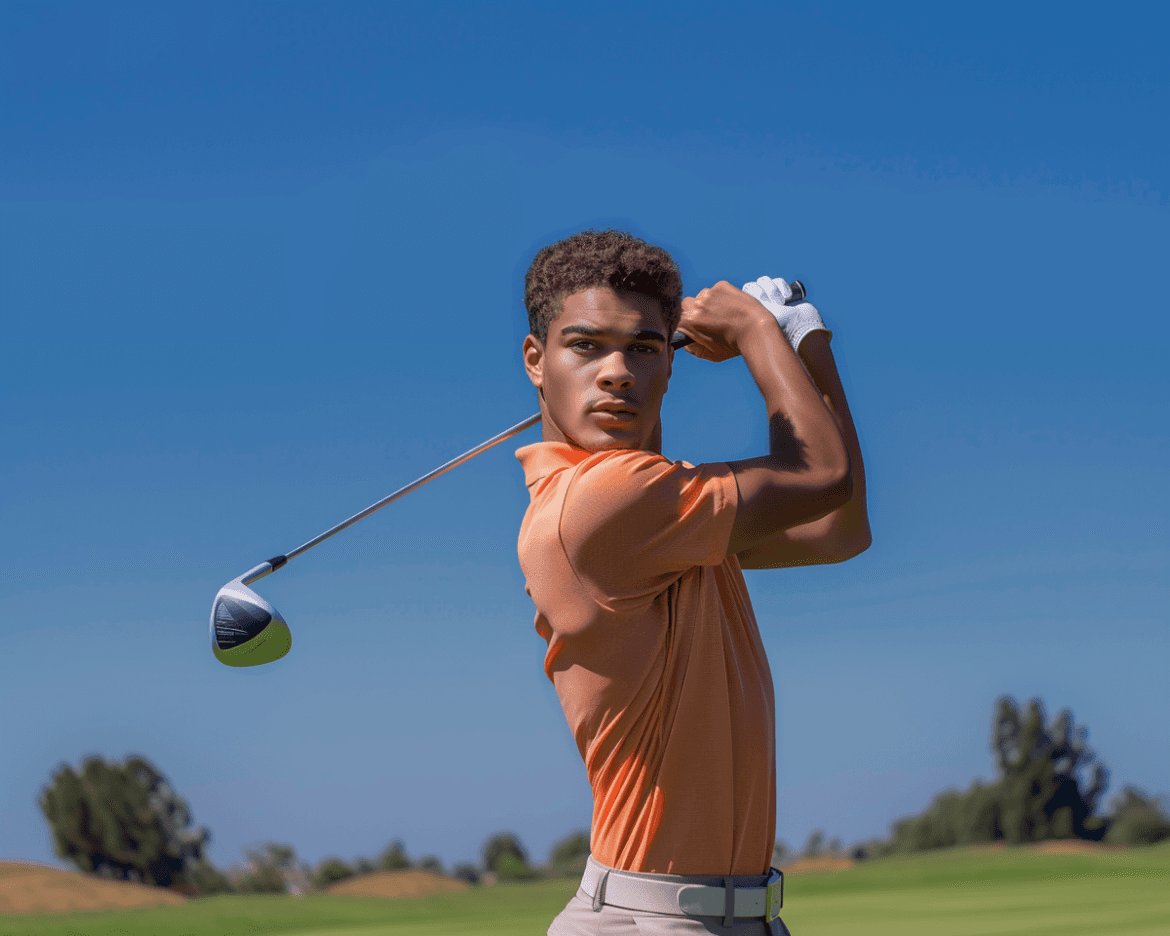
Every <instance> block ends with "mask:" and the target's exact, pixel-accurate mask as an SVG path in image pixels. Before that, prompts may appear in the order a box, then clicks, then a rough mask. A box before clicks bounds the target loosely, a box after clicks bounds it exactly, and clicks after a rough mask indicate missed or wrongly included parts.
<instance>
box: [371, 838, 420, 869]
mask: <svg viewBox="0 0 1170 936" xmlns="http://www.w3.org/2000/svg"><path fill="white" fill-rule="evenodd" d="M412 867H414V865H413V864H412V863H411V861H410V858H408V857H407V854H406V846H405V845H403V844H402V840H401V839H395V840H394V841H393V842H391V843H390V844H389V845H387V846H386V849H385V850H384V851H383V852H382V859H381V860H380V861H379V862H378V869H379V870H380V871H404V870H405V869H407V868H412Z"/></svg>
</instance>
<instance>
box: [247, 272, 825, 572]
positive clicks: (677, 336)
mask: <svg viewBox="0 0 1170 936" xmlns="http://www.w3.org/2000/svg"><path fill="white" fill-rule="evenodd" d="M789 285H790V286H791V288H792V296H791V298H789V300H788V304H789V305H791V304H793V303H797V302H800V301H802V300H803V299H804V297H805V296H806V295H807V293H806V292H805V288H804V284H803V283H802V282H801V281H800V280H793V281H792V282H791V283H790V284H789ZM690 343H691V339H690V338H688V337H687V336H686V335H684V334H683V333H682V332H678V331H676V332H675V333H674V335H672V336H671V339H670V345H671V347H672V348H676V349H677V348H685V347H686V346H687V345H689V344H690ZM538 422H540V413H534V414H533V415H531V416H529V417H528V418H527V419H526V420H524V421H523V422H519V423H516V425H514V426H513V427H512V428H511V429H505V430H504V431H503V432H501V433H500V434H499V435H495V436H492V437H491V438H490V439H488V440H487V441H486V442H483V443H481V444H479V445H477V446H476V447H475V448H473V449H469V450H468V451H466V452H464V453H463V454H462V455H459V456H458V457H456V458H452V459H451V460H450V461H449V462H447V463H446V464H444V465H440V466H439V467H438V468H436V469H435V470H434V471H432V472H429V473H428V474H425V475H423V476H422V477H421V478H419V479H418V480H417V481H412V482H410V484H408V485H407V486H406V487H404V488H399V489H398V490H397V491H395V492H394V493H393V494H391V495H390V496H388V497H383V498H382V499H381V500H380V501H378V502H377V503H376V504H370V506H369V507H367V508H366V509H365V510H363V511H362V512H361V513H356V514H354V515H353V516H352V517H350V518H349V519H348V520H343V521H342V522H341V523H339V524H337V526H335V527H331V528H330V529H328V530H326V531H325V532H324V533H322V534H321V535H320V536H317V537H314V538H313V539H311V540H309V541H308V542H307V543H305V544H304V545H303V546H298V547H297V548H296V549H294V550H293V551H292V552H290V553H286V554H285V555H283V556H275V557H273V558H272V559H269V560H268V561H267V562H265V563H262V564H261V565H258V566H257V567H256V568H255V569H253V570H252V571H251V572H248V573H247V574H246V576H245V577H244V579H243V582H244V584H245V585H250V584H251V583H252V582H255V581H256V580H257V579H261V578H264V576H266V575H269V574H270V573H272V572H275V571H276V570H277V569H279V568H280V567H281V566H283V565H284V564H285V563H286V562H288V561H289V560H290V559H295V558H296V557H297V556H299V555H300V554H301V553H303V552H305V551H306V550H309V549H312V548H313V547H314V546H316V545H317V544H318V543H323V542H324V541H325V540H327V539H329V537H331V536H332V535H333V534H334V533H340V532H341V531H342V530H344V529H345V528H346V527H348V526H353V524H355V523H357V522H358V521H359V520H361V519H362V518H363V517H368V516H369V515H370V514H372V513H373V512H374V511H375V510H379V509H380V508H382V507H385V506H386V505H387V504H389V503H390V502H391V501H396V500H398V498H400V497H402V496H403V495H404V494H409V493H410V492H411V491H413V490H414V489H415V488H420V487H422V486H423V485H424V484H426V483H427V482H428V481H432V480H434V479H435V478H437V477H438V476H439V475H441V474H444V473H446V472H448V471H450V470H451V469H452V468H457V467H459V466H460V465H462V464H463V463H464V462H465V461H468V460H469V459H472V458H475V456H476V455H478V454H479V453H480V452H485V451H487V450H488V449H490V448H491V447H492V446H493V445H499V444H500V443H501V442H505V441H507V440H508V439H510V438H512V436H514V435H519V434H520V433H521V432H523V431H524V430H525V429H528V428H530V427H531V426H535V425H536V424H537V423H538Z"/></svg>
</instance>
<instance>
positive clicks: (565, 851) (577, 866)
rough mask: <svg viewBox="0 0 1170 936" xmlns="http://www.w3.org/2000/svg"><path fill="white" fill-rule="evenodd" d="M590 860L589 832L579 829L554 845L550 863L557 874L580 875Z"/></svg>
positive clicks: (550, 853) (549, 859) (551, 850)
mask: <svg viewBox="0 0 1170 936" xmlns="http://www.w3.org/2000/svg"><path fill="white" fill-rule="evenodd" d="M588 858H589V831H588V830H587V829H578V830H577V831H576V832H570V833H569V834H568V835H566V836H565V837H564V838H563V839H561V840H560V841H558V842H554V843H553V847H552V848H551V849H549V854H548V863H549V865H551V866H552V868H553V869H554V871H555V873H557V874H579V873H580V872H581V871H582V870H583V869H584V867H585V862H586V860H587V859H588Z"/></svg>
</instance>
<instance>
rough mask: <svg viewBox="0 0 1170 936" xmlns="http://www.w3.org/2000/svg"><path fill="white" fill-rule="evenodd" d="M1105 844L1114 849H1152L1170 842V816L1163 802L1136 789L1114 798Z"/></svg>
mask: <svg viewBox="0 0 1170 936" xmlns="http://www.w3.org/2000/svg"><path fill="white" fill-rule="evenodd" d="M1111 805H1112V807H1113V809H1112V813H1111V816H1110V822H1109V831H1108V832H1107V833H1106V834H1105V841H1106V842H1110V843H1114V844H1117V845H1155V844H1157V843H1158V842H1162V841H1165V840H1166V839H1170V813H1167V811H1166V807H1165V805H1164V803H1163V802H1162V801H1160V800H1159V799H1158V798H1156V797H1152V796H1147V795H1146V794H1145V793H1143V792H1142V791H1141V790H1139V789H1137V788H1136V787H1131V786H1130V787H1126V788H1125V789H1124V790H1122V791H1121V793H1120V794H1119V795H1118V796H1117V797H1115V798H1114V801H1113V803H1112V804H1111Z"/></svg>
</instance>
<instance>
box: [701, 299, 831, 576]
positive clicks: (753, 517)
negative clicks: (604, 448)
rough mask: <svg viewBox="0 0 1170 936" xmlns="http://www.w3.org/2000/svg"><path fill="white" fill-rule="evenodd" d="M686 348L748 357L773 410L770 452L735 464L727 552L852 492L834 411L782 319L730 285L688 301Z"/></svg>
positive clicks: (808, 517) (821, 511) (713, 356)
mask: <svg viewBox="0 0 1170 936" xmlns="http://www.w3.org/2000/svg"><path fill="white" fill-rule="evenodd" d="M679 327H680V329H681V330H682V331H683V332H684V333H685V334H687V335H689V336H690V337H691V338H692V339H694V344H692V345H689V346H688V350H690V351H691V353H692V354H695V355H696V356H697V357H702V358H706V359H708V360H716V361H721V360H727V359H728V358H731V357H734V356H735V355H736V354H742V355H743V358H744V361H745V362H746V363H747V366H748V370H750V371H751V374H752V377H753V378H754V379H755V381H756V386H757V387H758V388H759V390H760V393H761V394H762V395H763V397H764V404H765V406H766V408H767V412H768V425H769V434H768V435H769V452H768V454H767V455H761V456H759V457H758V458H749V459H745V460H741V461H735V462H730V463H729V464H730V465H731V470H732V472H733V473H734V474H735V482H736V486H737V487H738V489H739V506H738V508H737V510H736V516H735V523H734V525H733V526H732V529H731V539H730V543H729V544H728V548H727V552H728V555H732V554H735V553H740V552H743V551H744V550H747V549H750V548H752V547H753V546H757V545H759V544H761V543H763V542H765V541H767V540H768V539H770V538H771V537H773V536H775V534H776V533H778V532H779V531H781V530H785V529H788V528H789V527H793V526H796V525H798V524H802V523H808V522H810V521H812V520H816V519H818V518H819V517H823V516H825V515H826V514H828V513H831V512H832V511H834V510H836V509H837V508H839V507H841V506H842V505H844V504H845V503H847V502H848V501H849V499H850V497H851V495H852V491H853V484H852V472H851V470H850V463H849V453H848V450H847V449H846V447H845V442H844V440H843V439H842V437H841V432H840V429H839V428H838V425H837V421H836V420H835V419H834V417H833V414H832V413H831V412H830V411H829V409H828V407H827V406H826V405H825V401H824V399H823V398H822V397H821V394H820V392H819V391H818V390H817V388H816V387H815V386H814V385H813V382H812V379H811V378H810V377H809V375H808V372H807V371H806V370H805V367H804V364H803V363H802V362H801V360H800V358H799V357H798V356H797V354H796V352H795V351H794V350H793V349H792V346H791V345H790V344H789V343H788V339H786V338H785V337H784V333H783V332H782V331H781V330H780V326H779V325H778V324H777V323H776V319H775V318H774V317H773V316H772V314H771V313H770V312H769V311H768V310H767V309H765V308H764V307H763V306H762V305H761V304H760V303H759V302H757V301H756V300H755V299H754V298H753V297H752V296H749V295H748V294H746V293H744V292H743V291H741V290H739V289H737V288H736V287H734V286H732V285H731V284H730V283H727V282H720V283H717V284H715V286H713V287H711V288H710V289H704V290H703V291H702V292H700V293H699V294H698V295H697V296H695V297H694V298H689V297H688V298H687V299H685V300H684V301H683V316H682V321H681V322H680V326H679Z"/></svg>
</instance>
